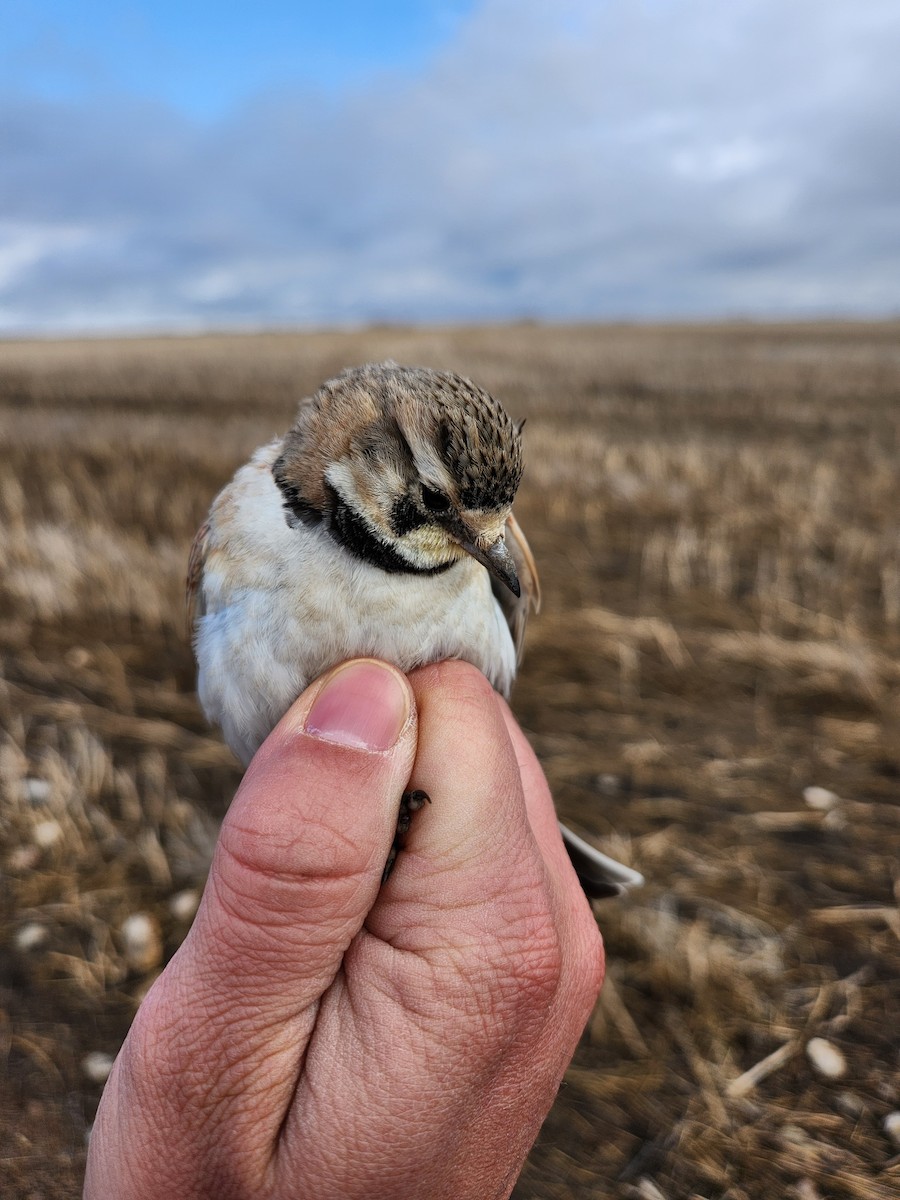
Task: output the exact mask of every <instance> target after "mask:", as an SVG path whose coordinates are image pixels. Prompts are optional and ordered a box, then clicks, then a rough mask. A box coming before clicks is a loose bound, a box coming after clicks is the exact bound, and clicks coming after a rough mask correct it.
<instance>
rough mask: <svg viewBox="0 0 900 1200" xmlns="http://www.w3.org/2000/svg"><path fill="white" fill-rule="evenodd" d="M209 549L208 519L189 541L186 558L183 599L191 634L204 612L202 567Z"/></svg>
mask: <svg viewBox="0 0 900 1200" xmlns="http://www.w3.org/2000/svg"><path fill="white" fill-rule="evenodd" d="M208 550H209V520H208V519H207V520H206V521H204V522H203V524H202V525H201V526H200V528H199V529H198V530H197V532H196V534H195V535H194V540H193V542H191V553H190V557H189V558H188V570H187V579H186V580H185V584H184V600H185V606H186V608H187V622H188V632H189V633H191V634H193V632H194V625H195V623H196V621H197V619H198V617H202V616H203V614H204V613H205V612H206V604H205V603H204V600H203V567H204V565H205V563H206V555H207V552H208Z"/></svg>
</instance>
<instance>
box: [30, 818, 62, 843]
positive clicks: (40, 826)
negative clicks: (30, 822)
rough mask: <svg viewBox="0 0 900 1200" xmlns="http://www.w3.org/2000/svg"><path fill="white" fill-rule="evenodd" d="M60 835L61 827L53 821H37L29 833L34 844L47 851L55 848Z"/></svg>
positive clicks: (57, 822)
mask: <svg viewBox="0 0 900 1200" xmlns="http://www.w3.org/2000/svg"><path fill="white" fill-rule="evenodd" d="M62 835H63V831H62V826H61V825H60V823H59V821H53V820H49V821H38V823H37V825H35V827H34V829H33V830H32V831H31V836H32V838H33V840H34V844H35V845H36V846H40V848H41V849H42V850H49V849H50V847H51V846H55V845H56V843H57V842H58V841H59V840H60V838H61V837H62Z"/></svg>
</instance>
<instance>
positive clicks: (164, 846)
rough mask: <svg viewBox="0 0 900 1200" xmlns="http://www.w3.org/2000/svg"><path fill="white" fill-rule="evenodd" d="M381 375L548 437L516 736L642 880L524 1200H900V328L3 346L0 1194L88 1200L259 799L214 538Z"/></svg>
mask: <svg viewBox="0 0 900 1200" xmlns="http://www.w3.org/2000/svg"><path fill="white" fill-rule="evenodd" d="M386 357H392V358H395V359H397V360H398V361H400V362H405V363H419V364H423V365H429V366H435V367H441V368H449V369H453V370H456V371H458V372H460V373H462V374H467V375H470V376H471V377H472V378H474V379H475V380H476V381H477V382H478V383H479V384H481V385H483V386H485V387H487V388H488V390H490V391H491V392H493V393H494V394H495V395H496V396H497V397H498V398H499V399H501V400H502V401H503V402H504V403H505V404H506V406H507V407H508V409H509V411H510V412H511V414H512V415H513V416H514V417H517V418H518V417H523V416H525V417H527V418H528V424H527V429H526V438H525V440H526V462H527V471H526V476H525V481H524V483H523V486H522V490H521V493H520V499H519V501H518V503H517V506H516V508H517V514H518V516H519V519H520V522H521V524H522V525H523V526H524V528H525V529H526V531H527V533H528V537H529V539H530V541H531V545H532V548H533V550H534V552H535V555H536V558H537V561H538V564H539V566H540V569H541V573H542V582H543V585H544V595H545V601H544V608H543V611H542V613H541V615H540V616H539V617H538V618H537V619H536V620H534V621H533V624H532V627H531V629H530V631H529V640H528V650H527V654H526V658H525V663H524V667H523V671H522V674H521V677H520V680H519V682H518V683H517V686H516V691H515V694H514V698H513V700H514V708H515V710H516V712H517V714H518V716H519V718H520V720H521V722H522V724H523V726H524V727H525V729H526V731H527V732H528V734H529V736H530V737H531V739H532V741H533V744H534V745H535V747H536V749H537V751H538V753H539V755H540V757H541V760H542V762H543V764H544V767H545V770H546V772H547V775H548V777H549V779H550V783H551V786H552V788H553V790H554V793H555V795H556V798H557V802H558V806H559V808H560V810H561V811H562V812H563V813H564V814H565V815H566V816H567V818H569V819H570V820H571V822H572V823H573V824H574V825H575V826H576V828H579V829H581V830H583V831H585V832H587V833H588V834H589V835H592V836H594V837H596V838H597V839H598V841H599V844H600V845H601V846H602V847H603V848H605V849H607V850H609V851H610V852H611V853H613V854H614V855H616V856H617V857H621V858H622V859H624V860H625V861H628V862H630V863H632V864H633V865H634V866H636V867H638V868H639V869H640V870H641V871H643V873H644V874H645V875H646V877H647V881H648V882H647V885H646V887H645V888H644V889H642V890H641V891H639V892H635V893H634V894H633V895H632V897H630V898H628V899H627V900H624V901H615V902H610V901H607V902H605V903H602V904H598V905H597V908H596V912H597V918H598V920H599V922H600V924H601V926H602V928H603V931H604V935H605V938H606V944H607V952H608V959H609V967H608V979H607V983H606V986H605V988H604V992H603V995H602V998H601V1001H600V1004H599V1006H598V1008H597V1010H596V1013H595V1015H594V1017H593V1019H592V1021H591V1023H590V1026H589V1028H588V1030H587V1031H586V1033H585V1036H584V1038H583V1040H582V1043H581V1046H580V1048H579V1051H578V1054H577V1056H576V1058H575V1061H574V1063H573V1065H572V1067H571V1069H570V1071H569V1074H568V1076H567V1079H566V1082H565V1084H564V1086H563V1089H562V1091H561V1092H560V1095H559V1098H558V1101H557V1103H556V1106H555V1108H554V1110H553V1112H552V1114H551V1116H550V1118H549V1119H548V1121H547V1123H546V1125H545V1128H544V1130H543V1133H542V1135H541V1139H540V1141H539V1143H538V1145H537V1147H536V1148H535V1150H534V1151H533V1153H532V1155H531V1158H530V1160H529V1162H528V1165H527V1167H526V1169H525V1172H524V1174H523V1175H522V1178H521V1180H520V1182H519V1184H518V1186H517V1189H516V1192H515V1197H516V1198H517V1200H526V1198H527V1200H530V1198H540V1200H551V1198H556V1197H571V1196H578V1197H585V1198H596V1200H601V1198H604V1200H605V1198H607V1197H616V1198H618V1197H622V1198H624V1200H631V1198H634V1200H660V1198H664V1200H681V1198H692V1200H699V1198H703V1200H725V1198H727V1200H770V1198H771V1197H775V1196H785V1197H790V1198H795V1200H816V1198H817V1197H821V1198H823V1200H882V1198H883V1200H889V1198H891V1197H896V1196H897V1195H898V1194H900V1142H898V1141H897V1140H892V1137H891V1134H890V1131H889V1129H890V1120H888V1124H887V1125H886V1124H885V1120H886V1118H889V1117H890V1114H892V1113H894V1112H895V1111H896V1110H898V1109H900V908H898V899H900V871H898V864H897V846H898V839H900V507H898V497H900V486H898V485H900V403H898V399H900V326H898V325H896V324H879V325H868V326H865V325H841V324H833V325H811V326H778V327H763V326H750V325H746V326H745V325H734V326H721V327H693V328H674V327H673V328H640V329H639V328H633V327H624V326H623V327H587V326H584V327H559V328H546V327H539V326H528V325H522V326H513V327H507V328H479V329H457V330H453V329H448V330H423V331H407V330H398V329H375V330H369V331H364V332H356V333H341V334H337V333H335V334H308V335H294V334H266V335H253V336H250V335H248V336H231V337H213V336H209V337H197V338H184V339H147V340H122V341H96V342H94V341H90V342H88V341H85V342H74V341H73V342H41V343H27V342H18V343H17V342H6V343H0V423H2V451H0V656H2V663H0V727H2V729H0V1064H2V1065H0V1195H2V1196H3V1197H4V1198H5V1200H26V1198H27V1200H56V1198H62V1197H66V1198H71V1197H75V1196H77V1195H79V1194H80V1180H81V1172H82V1170H83V1161H84V1145H85V1137H86V1132H87V1130H88V1128H89V1126H90V1122H91V1119H92V1116H93V1112H94V1110H95V1108H96V1103H97V1100H98V1098H99V1094H100V1090H101V1084H100V1082H98V1080H99V1078H100V1077H101V1076H102V1074H103V1069H104V1068H103V1060H102V1058H98V1057H96V1056H98V1055H100V1056H102V1055H112V1054H115V1052H116V1050H117V1048H118V1046H119V1044H120V1042H121V1040H122V1038H123V1036H124V1034H125V1032H126V1030H127V1028H128V1024H129V1021H130V1020H131V1017H132V1015H133V1013H134V1011H135V1007H136V1005H137V1004H138V1002H139V1000H140V997H141V995H142V994H143V993H144V991H145V990H146V988H147V987H148V985H149V984H150V982H152V979H153V978H154V976H155V974H156V973H157V972H158V971H159V969H160V968H161V966H162V965H163V963H164V962H165V960H166V958H168V957H169V956H170V955H171V953H172V952H173V951H174V949H175V948H176V947H177V945H178V944H179V943H180V941H181V939H182V938H183V937H184V934H185V932H186V929H187V927H188V925H189V922H190V917H191V915H192V911H193V907H194V904H195V903H196V896H197V893H198V889H200V888H201V887H202V884H203V878H204V873H205V870H206V866H207V864H208V861H209V856H210V852H211V846H212V843H213V841H214V838H215V833H216V827H217V823H218V821H219V820H220V819H221V816H222V813H223V812H224V810H225V808H226V807H227V803H228V800H229V799H230V797H231V795H232V794H233V792H234V789H235V787H236V784H237V782H238V779H239V771H238V768H237V765H236V763H235V762H234V760H233V759H232V757H231V755H230V754H229V752H228V751H227V750H226V749H225V748H224V747H223V746H222V744H221V743H220V741H219V739H218V737H217V736H216V735H215V734H214V733H213V732H211V731H210V730H208V729H207V728H206V727H205V724H204V721H203V718H202V715H201V714H200V712H199V709H198V707H197V704H196V701H195V698H194V695H193V667H192V659H191V653H190V648H189V644H188V640H187V636H186V631H185V623H184V615H183V605H182V594H183V578H184V570H185V563H186V558H187V551H188V546H189V544H190V540H191V538H192V535H193V533H194V530H195V529H196V527H197V525H198V524H199V522H200V520H201V519H202V517H203V515H204V513H205V511H206V508H207V506H208V504H209V501H210V499H211V497H212V496H213V494H214V493H215V492H216V490H217V489H218V488H219V487H220V486H221V485H222V483H223V482H224V481H225V480H226V479H227V478H228V477H229V476H230V474H231V473H232V471H233V470H234V468H235V466H237V465H238V464H239V463H240V462H241V461H243V460H244V459H245V458H246V456H247V455H248V453H249V451H250V450H251V449H252V448H254V447H255V446H256V445H258V444H260V443H261V442H263V441H265V440H267V439H268V438H269V437H271V436H272V435H273V434H276V433H280V432H282V431H283V430H284V429H285V428H286V427H287V426H288V424H289V423H290V421H291V418H292V414H293V411H294V408H295V405H296V403H297V401H298V400H299V399H300V398H301V397H302V396H304V395H307V394H309V393H310V392H311V391H312V390H313V389H314V388H315V387H316V386H317V384H318V383H319V382H321V380H322V379H324V378H326V377H327V376H329V375H330V374H333V373H335V372H336V371H338V370H339V369H341V368H343V367H344V366H347V365H352V364H355V363H359V362H362V361H365V360H368V359H383V358H386ZM809 789H814V790H809ZM815 789H818V790H815ZM811 1039H824V1040H825V1041H826V1042H827V1043H828V1044H829V1045H830V1046H831V1047H832V1048H833V1050H835V1051H836V1052H837V1055H838V1056H839V1057H838V1058H837V1059H836V1061H835V1064H834V1068H833V1069H834V1070H837V1071H838V1074H837V1076H836V1077H833V1078H829V1077H828V1076H827V1075H826V1074H824V1073H823V1064H822V1062H818V1065H817V1062H816V1061H814V1058H815V1053H814V1052H815V1050H816V1048H817V1046H819V1043H817V1042H814V1043H813V1055H812V1057H811V1055H810V1052H809V1050H808V1046H809V1043H810V1041H811ZM819 1048H820V1050H821V1047H819ZM92 1056H93V1057H92ZM896 1121H897V1124H900V1117H898V1118H897V1119H896ZM895 1128H896V1126H895ZM895 1137H900V1134H895Z"/></svg>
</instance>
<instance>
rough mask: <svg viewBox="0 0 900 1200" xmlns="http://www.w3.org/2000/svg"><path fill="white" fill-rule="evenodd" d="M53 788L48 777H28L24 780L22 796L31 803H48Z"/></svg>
mask: <svg viewBox="0 0 900 1200" xmlns="http://www.w3.org/2000/svg"><path fill="white" fill-rule="evenodd" d="M51 791H52V788H51V787H50V784H49V783H48V782H47V780H46V779H36V778H33V777H32V778H28V779H23V780H22V798H23V799H24V800H27V801H28V803H29V804H34V805H38V804H46V803H47V801H48V800H49V799H50V792H51Z"/></svg>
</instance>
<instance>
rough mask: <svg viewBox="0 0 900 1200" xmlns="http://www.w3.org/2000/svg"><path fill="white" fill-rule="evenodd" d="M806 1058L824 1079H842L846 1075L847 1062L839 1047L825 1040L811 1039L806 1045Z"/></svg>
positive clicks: (819, 1038)
mask: <svg viewBox="0 0 900 1200" xmlns="http://www.w3.org/2000/svg"><path fill="white" fill-rule="evenodd" d="M806 1057H807V1058H808V1059H809V1061H810V1062H811V1063H812V1065H813V1069H814V1070H815V1071H817V1072H818V1074H819V1075H821V1076H822V1077H823V1078H824V1079H840V1078H841V1076H842V1075H844V1074H846V1071H847V1060H846V1059H845V1058H844V1056H843V1054H842V1053H841V1051H840V1050H838V1048H837V1046H835V1045H834V1043H833V1042H829V1041H827V1040H826V1039H825V1038H821V1037H814V1038H810V1040H809V1041H808V1042H807V1043H806Z"/></svg>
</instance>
